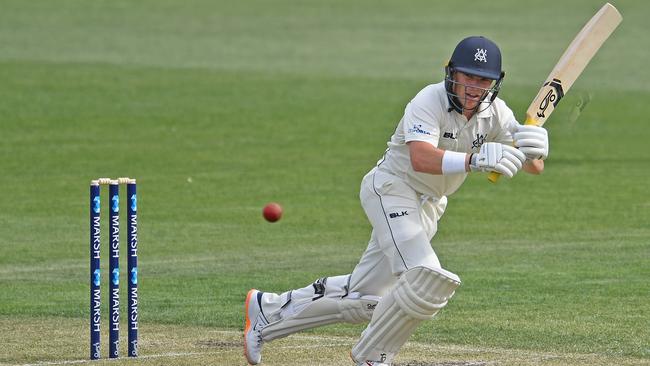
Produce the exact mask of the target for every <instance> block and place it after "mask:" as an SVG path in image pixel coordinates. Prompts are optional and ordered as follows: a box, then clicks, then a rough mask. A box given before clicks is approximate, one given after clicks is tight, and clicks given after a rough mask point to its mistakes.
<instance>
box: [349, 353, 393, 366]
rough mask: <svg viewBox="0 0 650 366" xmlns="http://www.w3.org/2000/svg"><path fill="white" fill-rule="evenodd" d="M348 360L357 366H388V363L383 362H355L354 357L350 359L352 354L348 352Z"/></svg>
mask: <svg viewBox="0 0 650 366" xmlns="http://www.w3.org/2000/svg"><path fill="white" fill-rule="evenodd" d="M350 358H351V359H352V362H354V363H355V364H356V365H357V366H390V364H389V363H385V362H380V361H369V360H366V361H363V362H357V361H356V360H355V359H354V357H352V352H350Z"/></svg>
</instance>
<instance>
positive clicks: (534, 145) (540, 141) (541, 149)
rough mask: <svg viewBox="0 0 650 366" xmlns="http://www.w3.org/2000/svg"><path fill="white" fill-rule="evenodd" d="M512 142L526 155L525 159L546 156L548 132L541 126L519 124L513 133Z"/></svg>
mask: <svg viewBox="0 0 650 366" xmlns="http://www.w3.org/2000/svg"><path fill="white" fill-rule="evenodd" d="M513 137H514V140H515V141H514V144H515V146H516V147H518V148H519V150H521V152H523V153H524V154H525V155H526V158H527V159H530V160H534V159H541V160H544V159H546V158H547V157H548V132H546V129H545V128H543V127H539V126H535V125H524V126H522V125H519V126H517V131H516V132H515V134H514V136H513Z"/></svg>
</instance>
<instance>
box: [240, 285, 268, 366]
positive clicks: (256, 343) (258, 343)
mask: <svg viewBox="0 0 650 366" xmlns="http://www.w3.org/2000/svg"><path fill="white" fill-rule="evenodd" d="M262 294H263V292H261V291H257V290H255V289H252V290H250V291H248V294H247V295H246V303H245V304H244V319H245V320H244V356H246V360H247V361H248V363H249V364H251V365H257V364H258V363H260V361H261V360H262V345H263V344H264V341H263V340H262V328H264V327H265V326H266V325H267V324H268V323H269V322H268V321H267V320H266V318H265V317H264V314H263V313H262V308H261V305H260V303H261V300H262Z"/></svg>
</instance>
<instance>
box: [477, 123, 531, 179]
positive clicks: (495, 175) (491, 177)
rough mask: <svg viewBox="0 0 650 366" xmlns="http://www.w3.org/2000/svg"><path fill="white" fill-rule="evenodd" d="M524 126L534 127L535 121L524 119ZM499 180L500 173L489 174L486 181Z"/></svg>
mask: <svg viewBox="0 0 650 366" xmlns="http://www.w3.org/2000/svg"><path fill="white" fill-rule="evenodd" d="M524 124H525V125H536V124H537V121H535V120H534V119H532V118H530V117H526V122H524ZM515 147H516V146H515ZM499 178H501V173H497V172H490V174H488V180H489V181H490V182H491V183H497V182H498V181H499Z"/></svg>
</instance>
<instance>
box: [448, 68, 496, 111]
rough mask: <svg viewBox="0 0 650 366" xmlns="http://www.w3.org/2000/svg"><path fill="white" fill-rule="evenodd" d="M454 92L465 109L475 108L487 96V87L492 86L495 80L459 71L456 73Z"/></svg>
mask: <svg viewBox="0 0 650 366" xmlns="http://www.w3.org/2000/svg"><path fill="white" fill-rule="evenodd" d="M454 79H455V80H456V83H455V84H454V93H456V95H457V96H458V100H459V101H460V103H461V104H462V107H463V109H468V110H474V109H475V108H476V107H478V105H479V103H480V102H481V100H482V99H483V97H485V94H486V93H487V89H489V88H490V87H492V82H493V81H494V80H492V79H487V78H484V77H480V76H476V75H470V74H465V73H463V72H460V71H457V72H455V73H454Z"/></svg>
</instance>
